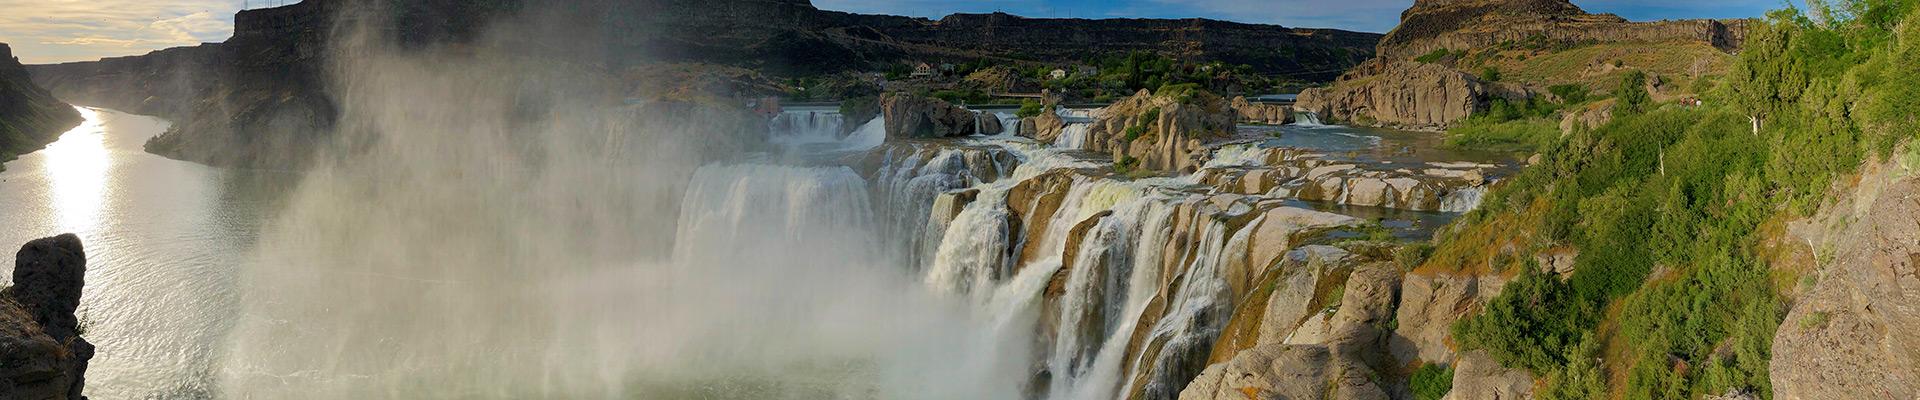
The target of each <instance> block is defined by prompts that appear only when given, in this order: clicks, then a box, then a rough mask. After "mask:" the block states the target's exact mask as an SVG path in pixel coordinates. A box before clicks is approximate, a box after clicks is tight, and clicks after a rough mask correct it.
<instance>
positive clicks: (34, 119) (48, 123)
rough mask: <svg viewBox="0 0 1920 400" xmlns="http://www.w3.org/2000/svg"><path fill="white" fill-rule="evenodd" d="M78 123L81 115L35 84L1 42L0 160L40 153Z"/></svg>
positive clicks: (10, 51)
mask: <svg viewBox="0 0 1920 400" xmlns="http://www.w3.org/2000/svg"><path fill="white" fill-rule="evenodd" d="M78 124H80V113H79V112H78V111H74V110H73V106H69V105H67V104H66V103H61V102H60V101H59V100H56V99H54V98H53V95H52V94H50V93H48V92H47V90H46V89H41V88H40V87H39V86H37V85H34V83H33V81H32V80H31V79H29V77H28V76H27V70H26V69H25V68H22V67H21V66H20V60H18V59H15V58H14V57H13V48H12V47H10V46H7V44H6V43H0V161H8V160H12V159H13V158H14V157H15V156H18V155H20V154H25V153H29V152H33V151H34V150H39V149H40V148H41V147H44V146H46V145H47V143H52V142H53V141H54V140H57V139H59V138H60V134H61V133H63V132H66V131H67V129H68V128H72V127H73V126H74V125H78ZM3 168H4V167H0V169H3Z"/></svg>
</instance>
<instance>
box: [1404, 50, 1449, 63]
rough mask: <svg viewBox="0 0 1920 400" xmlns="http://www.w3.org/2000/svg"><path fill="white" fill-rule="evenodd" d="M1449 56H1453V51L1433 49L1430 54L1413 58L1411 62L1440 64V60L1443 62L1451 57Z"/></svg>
mask: <svg viewBox="0 0 1920 400" xmlns="http://www.w3.org/2000/svg"><path fill="white" fill-rule="evenodd" d="M1451 55H1453V51H1451V50H1447V49H1434V50H1433V52H1432V53H1427V54H1426V55H1422V56H1419V57H1414V58H1413V60H1414V61H1419V62H1423V63H1428V64H1432V63H1436V62H1440V60H1444V59H1446V58H1447V56H1451Z"/></svg>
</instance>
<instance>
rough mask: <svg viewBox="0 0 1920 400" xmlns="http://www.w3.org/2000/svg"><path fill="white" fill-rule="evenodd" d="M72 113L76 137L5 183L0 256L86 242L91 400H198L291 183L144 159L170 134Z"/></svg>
mask: <svg viewBox="0 0 1920 400" xmlns="http://www.w3.org/2000/svg"><path fill="white" fill-rule="evenodd" d="M79 110H80V112H81V115H82V116H84V117H85V122H83V123H82V124H81V125H80V126H79V127H76V128H74V129H72V130H71V131H68V132H66V133H64V134H62V135H61V136H60V138H59V140H58V141H56V142H54V143H53V144H52V145H49V146H47V148H46V149H44V150H41V151H37V152H33V153H29V154H26V155H23V156H21V157H20V158H19V159H17V160H14V161H12V162H8V163H7V164H6V167H7V170H6V171H5V172H0V204H4V205H5V207H4V208H0V226H4V227H5V228H4V229H0V243H7V244H8V245H9V246H14V245H18V244H21V243H26V242H27V241H29V240H32V239H35V238H40V237H46V236H52V235H55V234H60V233H69V232H70V233H75V234H78V235H79V236H80V238H81V240H83V241H84V242H85V244H86V247H87V257H88V262H87V264H88V269H87V277H86V279H87V285H86V288H85V292H84V295H83V296H82V298H81V307H80V310H79V315H80V320H81V326H82V329H84V330H85V336H86V337H87V339H88V340H90V341H92V342H93V343H94V345H96V346H98V348H99V351H98V352H97V355H96V356H95V357H94V359H93V361H92V364H91V366H90V367H89V368H88V371H87V394H88V395H90V396H92V397H93V398H97V399H123V398H146V397H153V396H169V395H178V396H184V397H196V394H204V393H206V392H207V391H208V389H209V385H210V383H211V381H212V379H211V376H212V375H213V369H212V366H213V365H214V360H215V359H216V358H217V356H218V352H219V350H218V343H219V342H220V337H221V335H223V334H224V333H225V332H226V331H227V330H228V328H229V327H230V325H231V323H232V321H233V319H232V318H230V316H231V315H233V314H234V313H235V312H237V311H238V307H237V302H236V293H237V292H236V290H235V286H234V278H235V277H236V272H237V271H238V270H239V269H240V268H242V265H244V264H245V260H246V259H247V254H248V250H249V249H250V248H251V247H252V245H253V242H254V240H255V238H256V237H257V236H258V232H259V229H260V225H261V221H263V220H265V218H264V217H265V215H266V214H267V213H268V212H269V211H268V210H270V209H272V208H273V206H272V204H273V203H274V202H275V199H276V198H278V197H279V196H278V193H283V192H284V191H285V189H286V188H287V187H288V182H287V181H289V180H290V179H288V176H287V175H284V174H278V173H271V172H256V171H240V170H223V169H217V168H212V167H207V166H203V165H198V164H193V163H189V162H184V161H176V160H170V159H167V158H163V157H160V156H156V155H153V154H149V153H147V152H145V151H142V150H141V145H142V144H143V143H145V141H146V140H147V139H148V138H151V137H153V136H154V135H158V134H160V133H161V132H162V131H165V130H166V128H167V126H168V124H167V122H166V121H162V120H160V119H157V118H152V117H146V116H138V115H131V114H126V113H121V112H118V111H113V110H107V109H98V108H85V107H82V108H80V109H79ZM4 253H5V255H0V262H4V265H7V266H11V265H13V258H14V254H13V251H12V250H8V251H5V252H4ZM8 269H9V270H10V269H11V267H8Z"/></svg>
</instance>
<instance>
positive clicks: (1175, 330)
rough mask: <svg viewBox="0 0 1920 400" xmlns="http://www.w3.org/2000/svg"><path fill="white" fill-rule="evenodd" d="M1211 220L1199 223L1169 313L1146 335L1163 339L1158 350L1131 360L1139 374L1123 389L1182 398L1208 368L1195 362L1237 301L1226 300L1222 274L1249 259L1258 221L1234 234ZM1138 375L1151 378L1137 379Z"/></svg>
mask: <svg viewBox="0 0 1920 400" xmlns="http://www.w3.org/2000/svg"><path fill="white" fill-rule="evenodd" d="M1208 220H1209V222H1208V223H1207V224H1206V225H1205V226H1204V227H1196V228H1198V229H1202V231H1201V232H1200V233H1201V234H1200V240H1199V241H1198V242H1197V243H1195V244H1194V246H1191V247H1188V248H1187V249H1184V251H1186V252H1188V254H1189V255H1191V257H1186V258H1183V260H1186V262H1185V263H1184V266H1183V267H1182V268H1181V269H1180V270H1181V271H1182V272H1181V275H1182V277H1181V278H1180V284H1179V286H1178V288H1176V289H1175V291H1174V292H1173V298H1172V300H1171V301H1169V302H1168V306H1167V311H1166V314H1165V316H1163V317H1161V319H1160V320H1159V321H1158V322H1157V323H1156V324H1154V326H1153V329H1152V330H1150V331H1149V332H1148V333H1147V337H1146V338H1144V340H1146V341H1147V342H1159V343H1161V345H1160V350H1159V352H1157V353H1143V354H1141V357H1140V358H1138V359H1135V360H1133V361H1132V363H1131V364H1132V368H1129V370H1130V371H1133V372H1134V373H1135V375H1134V377H1133V378H1129V383H1128V384H1127V385H1125V386H1123V387H1122V388H1123V389H1126V388H1132V387H1136V386H1138V387H1141V388H1142V391H1143V392H1144V393H1145V394H1146V397H1147V398H1155V399H1166V398H1174V397H1178V396H1179V394H1180V393H1179V391H1180V388H1181V387H1183V386H1184V385H1185V384H1186V383H1187V381H1189V380H1191V379H1193V376H1192V375H1194V374H1198V373H1199V371H1200V368H1201V367H1205V365H1194V364H1195V363H1194V361H1196V360H1204V359H1205V358H1206V354H1205V353H1206V352H1207V351H1208V350H1210V349H1211V348H1212V347H1213V343H1214V340H1215V339H1218V338H1219V334H1220V330H1221V329H1223V328H1225V326H1226V323H1227V319H1228V318H1229V317H1230V316H1231V315H1230V314H1231V313H1232V311H1233V305H1232V303H1231V302H1232V301H1233V299H1230V298H1228V295H1229V293H1228V290H1227V285H1226V281H1225V279H1224V278H1223V277H1222V273H1223V272H1224V270H1225V267H1226V265H1227V263H1228V262H1229V261H1231V260H1237V259H1244V258H1245V257H1246V254H1245V253H1246V251H1247V248H1248V247H1247V246H1246V242H1247V240H1248V237H1249V236H1250V235H1251V234H1252V232H1253V231H1254V229H1253V227H1257V226H1259V222H1260V220H1259V219H1256V220H1255V221H1254V222H1253V223H1249V224H1247V225H1246V226H1245V227H1243V228H1242V229H1239V230H1238V231H1237V232H1230V231H1229V228H1228V226H1227V225H1226V223H1224V222H1222V221H1220V220H1217V219H1213V218H1208ZM1142 368H1148V369H1147V370H1146V374H1145V375H1140V373H1141V369H1142ZM1140 376H1144V377H1146V378H1147V380H1146V381H1144V382H1138V381H1134V380H1135V379H1137V378H1138V377H1140Z"/></svg>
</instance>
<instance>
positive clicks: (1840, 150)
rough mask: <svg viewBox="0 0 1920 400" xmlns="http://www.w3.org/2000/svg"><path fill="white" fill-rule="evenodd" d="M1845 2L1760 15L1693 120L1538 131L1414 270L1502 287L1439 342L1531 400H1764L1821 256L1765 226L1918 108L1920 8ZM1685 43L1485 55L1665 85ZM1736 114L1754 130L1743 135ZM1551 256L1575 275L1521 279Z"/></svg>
mask: <svg viewBox="0 0 1920 400" xmlns="http://www.w3.org/2000/svg"><path fill="white" fill-rule="evenodd" d="M1859 4H1861V5H1862V6H1863V8H1862V10H1863V11H1862V12H1859V13H1857V14H1855V15H1856V18H1855V19H1853V20H1847V21H1842V22H1839V23H1834V24H1830V25H1822V24H1814V23H1812V22H1811V20H1810V19H1808V18H1804V17H1801V16H1798V15H1793V14H1780V15H1776V16H1775V19H1774V20H1773V22H1772V24H1771V25H1770V27H1767V28H1764V29H1762V30H1761V31H1759V32H1754V33H1753V35H1752V36H1751V37H1752V41H1751V42H1750V44H1749V46H1748V49H1747V50H1746V51H1745V53H1744V54H1742V55H1741V56H1740V57H1739V59H1738V60H1730V61H1729V63H1728V64H1726V65H1725V66H1724V68H1726V69H1725V72H1724V73H1725V74H1726V75H1727V76H1728V78H1727V79H1726V80H1725V81H1724V82H1725V83H1724V84H1721V85H1718V86H1713V85H1705V84H1689V85H1685V86H1688V87H1698V88H1710V89H1711V90H1700V91H1701V92H1705V93H1703V94H1702V96H1703V97H1704V98H1705V99H1706V100H1707V101H1708V106H1706V107H1700V108H1686V107H1676V106H1673V105H1666V106H1664V107H1654V108H1653V109H1651V110H1649V111H1647V112H1644V113H1637V112H1625V113H1621V114H1623V115H1621V116H1619V117H1618V118H1616V119H1615V121H1614V122H1613V123H1610V124H1607V125H1605V126H1603V127H1600V128H1598V129H1594V130H1589V131H1578V132H1575V133H1574V134H1572V135H1568V136H1564V137H1560V136H1559V135H1558V134H1555V135H1553V136H1554V137H1553V139H1552V140H1548V141H1546V142H1547V143H1548V144H1546V145H1544V146H1543V147H1544V148H1543V149H1542V150H1543V152H1544V153H1545V156H1546V157H1545V162H1543V163H1542V164H1540V165H1538V166H1535V167H1532V168H1529V169H1528V170H1527V171H1525V172H1523V173H1522V174H1521V175H1520V176H1518V177H1515V178H1514V179H1512V180H1509V181H1508V182H1506V183H1504V184H1503V185H1502V187H1501V188H1499V189H1498V190H1496V193H1494V194H1493V195H1492V196H1491V197H1489V200H1488V201H1487V205H1486V206H1485V207H1484V208H1483V209H1481V210H1480V211H1476V212H1474V213H1472V214H1469V215H1468V216H1467V217H1465V218H1463V219H1462V220H1461V222H1459V223H1458V224H1456V225H1455V226H1453V227H1450V228H1449V229H1448V230H1446V231H1444V232H1443V233H1442V234H1441V235H1440V236H1441V237H1440V238H1439V240H1438V243H1437V248H1436V250H1435V254H1434V257H1432V258H1431V259H1430V260H1429V262H1428V263H1427V264H1426V265H1423V266H1421V267H1420V268H1421V269H1423V270H1430V271H1432V270H1461V271H1473V272H1476V273H1489V274H1503V275H1515V276H1517V279H1516V282H1515V283H1514V284H1512V285H1509V286H1508V288H1507V290H1506V291H1505V292H1503V293H1502V294H1501V295H1500V296H1499V298H1497V299H1495V300H1494V301H1493V302H1492V304H1489V305H1488V306H1487V308H1486V311H1485V312H1483V313H1481V314H1479V315H1476V316H1474V317H1472V318H1469V319H1466V320H1463V321H1462V323H1461V324H1460V325H1459V326H1456V330H1455V339H1456V340H1457V341H1459V342H1460V343H1461V344H1462V345H1463V347H1467V348H1482V349H1486V350H1488V351H1489V353H1490V354H1493V355H1494V356H1495V358H1496V359H1499V360H1500V361H1501V362H1502V363H1503V364H1506V365H1508V366H1513V367H1523V368H1527V369H1530V370H1532V371H1533V372H1534V373H1535V374H1536V376H1539V377H1541V378H1542V382H1541V388H1540V392H1539V393H1538V395H1539V396H1540V397H1541V398H1546V399H1557V398H1603V397H1604V398H1626V399H1651V398H1697V397H1699V396H1702V395H1718V394H1722V393H1725V392H1727V391H1729V390H1739V391H1748V392H1753V393H1757V394H1758V395H1760V396H1761V397H1762V398H1770V397H1771V393H1770V392H1771V386H1770V382H1769V381H1768V377H1767V361H1768V358H1769V357H1770V355H1769V348H1770V346H1771V337H1772V335H1773V333H1774V331H1775V330H1776V329H1777V327H1778V326H1779V324H1780V318H1781V315H1783V314H1782V311H1783V310H1784V308H1783V304H1784V302H1785V301H1786V300H1785V299H1786V298H1788V297H1787V296H1791V295H1793V293H1794V292H1795V291H1796V290H1797V289H1796V288H1797V286H1799V285H1801V281H1803V279H1802V278H1800V276H1801V275H1802V274H1803V273H1804V272H1805V271H1808V270H1809V269H1810V268H1811V266H1812V265H1815V264H1816V263H1817V260H1814V259H1815V258H1816V257H1815V256H1814V255H1813V254H1815V253H1817V252H1815V251H1813V249H1807V248H1805V246H1804V245H1798V244H1795V243H1792V241H1790V240H1784V239H1783V238H1782V229H1781V226H1783V225H1784V222H1785V221H1788V220H1792V219H1796V218H1800V217H1801V216H1804V215H1805V214H1806V213H1807V212H1810V211H1811V210H1812V209H1813V206H1815V205H1818V204H1820V203H1822V202H1825V201H1826V199H1827V196H1828V193H1831V191H1832V190H1834V188H1836V187H1841V188H1844V187H1845V186H1846V182H1848V181H1849V179H1848V177H1849V176H1851V174H1853V173H1854V171H1855V170H1856V169H1857V168H1858V166H1859V165H1861V163H1863V162H1871V161H1872V160H1874V159H1880V158H1883V157H1888V156H1892V155H1893V154H1895V153H1893V149H1895V145H1896V144H1897V143H1903V142H1906V141H1909V140H1911V139H1912V138H1913V135H1914V132H1916V131H1920V129H1916V128H1920V127H1916V125H1920V123H1917V122H1916V121H1915V120H1914V119H1913V118H1912V117H1911V116H1910V114H1909V113H1907V111H1905V110H1911V109H1914V108H1916V107H1920V89H1916V88H1914V87H1913V86H1914V85H1912V84H1911V83H1912V82H1911V81H1910V80H1911V79H1912V77H1913V76H1920V13H1915V12H1914V11H1913V9H1914V8H1915V4H1914V2H1913V1H1911V0H1864V1H1862V2H1860V3H1859ZM1699 50H1701V49H1689V48H1684V47H1681V48H1672V49H1665V50H1662V49H1654V48H1649V49H1633V48H1629V47H1622V46H1613V45H1598V46H1588V47H1582V48H1576V49H1569V50H1567V51H1563V52H1557V53H1551V54H1536V56H1535V57H1533V58H1529V59H1524V60H1517V59H1503V58H1498V57H1490V58H1486V59H1485V60H1484V61H1485V62H1487V63H1488V64H1489V65H1504V66H1506V68H1512V69H1511V70H1508V71H1503V75H1505V76H1506V77H1508V79H1513V80H1518V81H1526V82H1530V83H1539V84H1553V83H1564V82H1570V81H1579V80H1580V79H1592V80H1590V81H1585V82H1584V83H1591V84H1593V85H1595V86H1598V87H1606V86H1603V84H1604V83H1605V82H1606V81H1607V80H1608V79H1610V78H1609V76H1610V74H1609V73H1597V74H1588V73H1586V72H1590V71H1589V68H1588V67H1587V66H1589V65H1594V63H1593V62H1594V61H1595V60H1605V59H1608V58H1622V59H1625V60H1623V62H1622V63H1623V64H1629V65H1631V64H1632V63H1634V62H1636V61H1635V60H1637V62H1639V63H1643V64H1641V68H1643V69H1644V70H1645V71H1648V72H1651V73H1652V74H1654V75H1666V74H1674V73H1675V72H1674V71H1677V70H1676V68H1688V69H1691V68H1692V67H1691V65H1692V64H1690V63H1689V62H1687V61H1685V60H1687V59H1688V58H1689V57H1692V56H1690V55H1689V54H1698V53H1697V51H1699ZM1501 51H1502V52H1510V51H1512V50H1501ZM1472 59H1473V57H1472V56H1469V57H1467V60H1472ZM1708 60H1709V61H1706V62H1705V63H1702V64H1708V65H1717V63H1719V62H1720V61H1714V60H1712V59H1708ZM1602 65H1605V63H1602ZM1601 69H1605V68H1604V67H1603V68H1601ZM1720 73H1721V72H1713V73H1706V74H1698V75H1700V76H1712V75H1718V74H1720ZM1558 74H1575V75H1573V76H1577V77H1576V78H1560V77H1559V76H1567V75H1558ZM1556 79H1565V80H1556ZM1611 79H1615V80H1617V79H1618V78H1617V76H1614V77H1612V78H1611ZM1709 82H1712V81H1711V80H1710V81H1709ZM1615 86H1618V85H1615ZM1656 100H1658V99H1657V98H1656ZM1749 117H1760V118H1762V119H1763V120H1764V121H1765V122H1764V123H1763V124H1762V126H1763V128H1762V129H1761V130H1760V131H1759V132H1751V131H1749V129H1748V128H1749V121H1748V118H1749ZM1521 120H1522V121H1524V119H1521ZM1516 233H1517V234H1516ZM1562 245H1572V246H1574V247H1576V248H1578V249H1580V251H1581V253H1580V256H1579V257H1578V258H1577V259H1576V262H1575V265H1576V270H1575V272H1574V274H1573V276H1572V277H1571V278H1569V279H1564V280H1563V279H1559V278H1554V277H1550V276H1544V275H1541V274H1537V273H1532V272H1530V271H1533V270H1534V267H1536V265H1533V264H1532V263H1531V254H1533V252H1535V251H1538V250H1539V249H1542V248H1546V247H1550V246H1562ZM1593 357H1598V358H1600V359H1601V362H1599V363H1591V362H1585V361H1584V360H1588V359H1591V358H1593Z"/></svg>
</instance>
